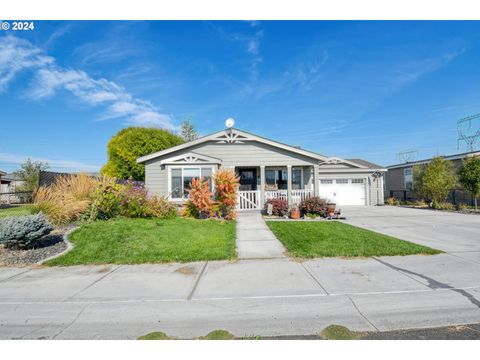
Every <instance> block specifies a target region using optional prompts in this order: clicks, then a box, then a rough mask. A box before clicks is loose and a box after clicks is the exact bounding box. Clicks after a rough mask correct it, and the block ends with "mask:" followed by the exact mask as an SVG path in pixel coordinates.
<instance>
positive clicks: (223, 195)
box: [213, 169, 240, 219]
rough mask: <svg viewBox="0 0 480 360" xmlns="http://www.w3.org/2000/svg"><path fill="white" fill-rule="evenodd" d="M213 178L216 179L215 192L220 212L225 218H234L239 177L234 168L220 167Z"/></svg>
mask: <svg viewBox="0 0 480 360" xmlns="http://www.w3.org/2000/svg"><path fill="white" fill-rule="evenodd" d="M213 179H214V181H215V192H216V195H217V201H218V203H219V204H218V210H219V211H218V213H219V214H220V215H221V217H224V218H225V219H234V218H235V206H236V205H237V189H238V185H239V181H240V180H239V178H238V177H237V176H236V175H235V172H234V171H233V170H229V169H220V170H218V171H217V172H216V173H215V175H214V176H213Z"/></svg>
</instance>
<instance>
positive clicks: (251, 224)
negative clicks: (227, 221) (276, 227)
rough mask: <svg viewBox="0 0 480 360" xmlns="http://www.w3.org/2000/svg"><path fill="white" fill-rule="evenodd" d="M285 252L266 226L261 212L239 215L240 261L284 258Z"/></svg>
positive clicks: (238, 249)
mask: <svg viewBox="0 0 480 360" xmlns="http://www.w3.org/2000/svg"><path fill="white" fill-rule="evenodd" d="M285 251H286V250H285V248H284V247H283V245H282V243H281V242H280V241H278V239H277V238H276V237H275V235H273V233H272V232H271V231H270V229H269V228H268V226H267V224H265V221H264V220H263V218H262V215H261V214H260V211H243V212H239V213H238V217H237V252H238V257H239V258H240V259H275V258H283V257H285V255H284V253H285Z"/></svg>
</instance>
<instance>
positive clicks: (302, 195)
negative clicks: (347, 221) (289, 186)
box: [237, 190, 314, 210]
mask: <svg viewBox="0 0 480 360" xmlns="http://www.w3.org/2000/svg"><path fill="white" fill-rule="evenodd" d="M312 196H314V191H313V190H292V199H291V201H290V204H297V205H298V204H300V202H301V201H302V200H304V199H306V198H309V197H312ZM270 199H282V200H285V201H288V191H287V190H266V191H265V199H264V203H265V202H267V201H268V200H270ZM261 208H262V204H261V201H260V190H246V191H238V192H237V210H259V209H261Z"/></svg>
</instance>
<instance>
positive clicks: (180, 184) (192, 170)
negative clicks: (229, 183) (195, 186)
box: [170, 167, 213, 199]
mask: <svg viewBox="0 0 480 360" xmlns="http://www.w3.org/2000/svg"><path fill="white" fill-rule="evenodd" d="M212 172H213V171H212V168H211V167H178V168H172V169H171V170H170V194H171V197H172V199H186V198H187V197H188V190H189V189H190V184H191V183H192V180H193V179H199V178H202V179H203V180H207V181H208V183H209V184H210V190H211V191H213V183H212Z"/></svg>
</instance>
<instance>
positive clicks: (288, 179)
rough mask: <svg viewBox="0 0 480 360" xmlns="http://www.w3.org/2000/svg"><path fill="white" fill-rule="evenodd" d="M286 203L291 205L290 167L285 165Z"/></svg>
mask: <svg viewBox="0 0 480 360" xmlns="http://www.w3.org/2000/svg"><path fill="white" fill-rule="evenodd" d="M287 201H288V205H290V204H291V203H292V165H287Z"/></svg>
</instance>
